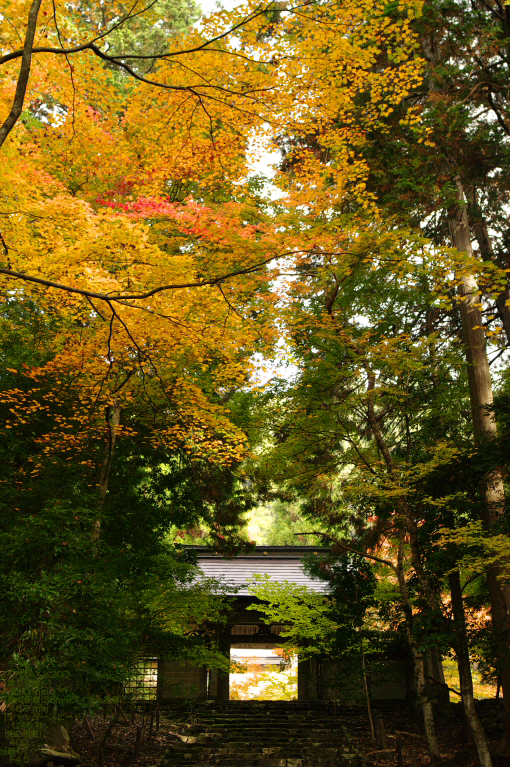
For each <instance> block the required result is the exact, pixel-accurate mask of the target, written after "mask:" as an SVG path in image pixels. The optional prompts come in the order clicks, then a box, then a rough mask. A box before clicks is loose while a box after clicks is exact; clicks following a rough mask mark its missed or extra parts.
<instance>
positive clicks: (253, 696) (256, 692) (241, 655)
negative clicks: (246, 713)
mask: <svg viewBox="0 0 510 767" xmlns="http://www.w3.org/2000/svg"><path fill="white" fill-rule="evenodd" d="M230 664H231V671H230V676H229V691H230V694H229V698H230V700H297V699H298V685H297V681H298V656H297V654H296V653H288V652H287V651H286V650H284V648H283V647H279V646H277V645H274V644H260V643H257V644H247V643H243V644H234V645H232V646H231V648H230Z"/></svg>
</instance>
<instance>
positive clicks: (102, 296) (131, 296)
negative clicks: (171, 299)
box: [0, 251, 301, 309]
mask: <svg viewBox="0 0 510 767" xmlns="http://www.w3.org/2000/svg"><path fill="white" fill-rule="evenodd" d="M294 252H297V253H299V252H301V251H290V252H288V253H281V254H280V255H277V256H270V257H269V258H266V259H264V260H263V261H260V262H259V263H257V264H253V266H247V267H246V268H244V269H237V270H236V271H233V272H229V273H227V274H222V275H221V276H219V277H212V278H211V279H209V280H197V281H196V282H182V283H170V284H169V285H160V286H159V287H157V288H153V289H152V290H148V291H147V292H146V293H126V294H125V295H117V296H115V295H113V296H110V295H108V294H107V293H96V292H95V291H93V290H85V289H83V288H73V287H72V286H71V285H64V284H62V283H60V282H53V281H52V280H45V279H43V278H42V277H34V276H32V275H29V274H25V273H24V272H16V271H14V270H12V269H6V268H4V267H0V274H5V275H6V276H7V277H12V278H13V279H18V280H24V281H25V282H34V283H36V284H37V285H44V286H45V287H47V288H57V290H64V291H65V292H66V293H77V294H78V295H80V296H85V297H86V298H97V299H98V300H99V301H106V302H107V303H109V302H110V301H115V302H116V303H120V304H124V303H125V301H138V300H140V301H142V300H144V299H146V298H150V297H151V296H155V295H156V294H157V293H164V292H165V291H167V290H183V289H185V288H203V287H207V286H208V285H219V284H220V283H222V282H224V281H225V280H229V279H231V278H232V277H239V276H241V275H243V274H252V273H254V272H256V271H257V270H258V269H261V268H262V267H263V266H265V265H266V264H269V263H270V262H271V261H274V260H276V259H278V258H285V257H286V256H290V255H292V254H293V253H294ZM131 306H132V308H133V309H137V308H139V307H137V306H136V305H134V304H131Z"/></svg>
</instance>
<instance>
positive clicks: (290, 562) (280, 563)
mask: <svg viewBox="0 0 510 767" xmlns="http://www.w3.org/2000/svg"><path fill="white" fill-rule="evenodd" d="M186 548H187V549H189V550H191V551H193V553H194V554H195V555H196V557H197V562H198V566H199V567H200V569H201V570H202V572H203V573H204V575H205V576H206V577H207V578H219V579H221V580H224V581H227V582H228V583H232V584H234V585H235V586H237V587H240V588H239V591H237V594H238V595H249V594H250V591H249V590H248V588H247V586H246V584H247V581H248V580H249V578H251V577H252V576H253V575H255V574H259V573H260V574H261V575H263V574H264V573H267V574H268V575H269V576H270V577H271V580H274V581H276V582H277V583H282V582H283V581H288V582H289V583H298V584H302V585H304V586H308V588H310V589H313V590H314V591H323V592H326V591H327V589H328V584H327V583H326V582H325V581H320V580H314V579H313V578H311V576H309V575H307V574H306V573H305V572H304V570H303V569H302V566H301V560H302V558H303V557H304V556H305V555H308V554H312V555H314V554H317V556H318V555H320V554H324V553H326V552H327V551H328V549H323V548H320V547H317V546H257V547H256V549H255V550H254V551H252V552H250V553H249V554H239V556H237V557H235V558H234V559H225V557H223V556H221V554H215V553H214V552H212V551H211V550H210V549H208V548H207V547H205V546H187V547H186Z"/></svg>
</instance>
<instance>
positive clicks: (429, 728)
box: [364, 363, 441, 765]
mask: <svg viewBox="0 0 510 767" xmlns="http://www.w3.org/2000/svg"><path fill="white" fill-rule="evenodd" d="M364 367H365V370H366V373H367V377H368V387H367V410H368V422H369V424H370V428H371V430H372V434H373V436H374V439H375V441H376V444H377V447H378V448H379V450H380V452H381V454H382V456H383V459H384V462H385V464H386V469H387V471H388V474H389V476H390V477H391V479H392V481H393V482H394V483H397V482H398V476H397V471H396V468H395V464H394V461H393V458H392V455H391V452H390V450H389V447H388V445H387V444H386V440H385V439H384V437H383V435H382V433H381V430H380V428H379V424H378V422H377V417H376V414H375V408H374V390H375V375H374V373H373V371H372V370H371V369H370V367H369V365H368V363H365V364H364ZM397 511H398V514H399V517H400V521H399V526H400V534H399V549H398V559H397V568H396V575H397V579H398V586H399V591H400V598H401V600H402V608H403V611H404V617H405V624H406V633H407V640H408V642H409V647H410V649H411V654H412V656H413V663H414V675H415V681H416V694H417V695H418V700H419V702H420V706H421V709H422V713H423V723H424V726H425V735H426V738H427V743H428V747H429V751H430V759H431V764H432V765H439V764H441V753H440V751H439V743H438V740H437V733H436V727H435V723H434V710H433V706H432V701H431V700H430V698H429V696H428V693H427V683H426V673H425V656H424V654H423V652H422V651H421V650H420V647H419V644H418V641H417V639H416V636H415V631H414V619H413V609H412V604H411V600H410V598H409V591H408V589H407V583H406V579H405V574H404V540H405V536H406V533H407V534H409V527H410V525H409V522H410V514H409V509H408V508H407V504H406V501H405V499H403V498H398V499H397ZM416 564H417V563H416V562H414V561H413V565H414V566H415V569H416ZM418 564H419V565H421V563H419V558H418ZM420 574H422V572H421V570H419V572H417V575H418V577H419V576H420Z"/></svg>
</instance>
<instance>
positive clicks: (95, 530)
mask: <svg viewBox="0 0 510 767" xmlns="http://www.w3.org/2000/svg"><path fill="white" fill-rule="evenodd" d="M105 420H106V424H107V429H108V439H107V442H106V448H105V456H104V459H103V464H102V466H101V476H100V478H99V484H98V490H97V492H98V499H99V503H98V506H99V514H100V513H101V509H102V508H103V505H104V501H105V498H106V493H107V492H108V483H109V481H110V470H111V467H112V461H113V451H114V448H115V440H116V439H117V433H118V430H119V425H120V405H119V404H118V402H117V400H115V401H114V403H113V405H108V407H107V409H106V418H105ZM100 535H101V517H100V515H99V516H98V517H97V519H95V520H94V522H93V525H92V532H91V534H90V539H91V540H92V541H98V540H99V537H100Z"/></svg>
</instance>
